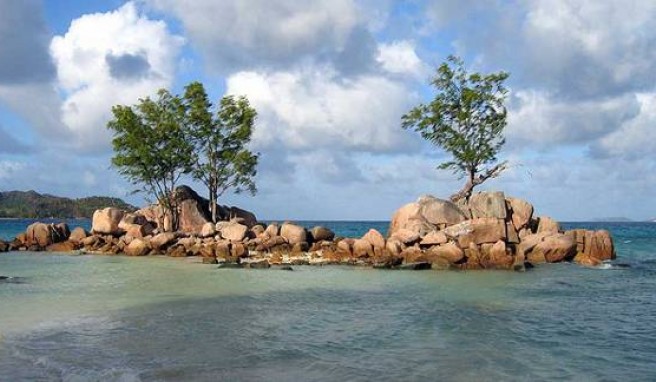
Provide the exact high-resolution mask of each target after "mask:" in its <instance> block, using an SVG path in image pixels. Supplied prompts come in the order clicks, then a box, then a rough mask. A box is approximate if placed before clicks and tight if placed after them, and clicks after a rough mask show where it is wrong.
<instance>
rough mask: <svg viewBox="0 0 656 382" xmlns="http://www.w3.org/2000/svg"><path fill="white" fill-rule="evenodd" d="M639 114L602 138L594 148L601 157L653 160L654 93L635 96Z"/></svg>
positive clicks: (655, 131) (655, 133) (655, 129)
mask: <svg viewBox="0 0 656 382" xmlns="http://www.w3.org/2000/svg"><path fill="white" fill-rule="evenodd" d="M637 99H638V102H639V104H640V112H639V114H638V115H637V116H636V117H635V118H633V119H631V120H629V121H627V122H625V123H624V124H622V126H621V127H620V128H619V129H617V130H615V131H613V132H612V133H611V134H608V135H607V136H605V137H603V138H602V139H601V141H600V142H599V144H598V145H597V146H596V147H595V152H596V153H598V154H601V155H609V156H622V157H626V158H631V159H636V158H643V157H647V158H650V157H651V158H653V155H654V153H655V152H656V93H643V94H638V95H637Z"/></svg>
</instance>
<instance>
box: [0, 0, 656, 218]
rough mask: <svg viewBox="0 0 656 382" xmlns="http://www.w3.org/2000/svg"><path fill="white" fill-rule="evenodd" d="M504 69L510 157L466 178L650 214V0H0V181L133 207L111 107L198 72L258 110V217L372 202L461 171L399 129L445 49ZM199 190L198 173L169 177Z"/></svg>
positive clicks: (249, 205)
mask: <svg viewBox="0 0 656 382" xmlns="http://www.w3.org/2000/svg"><path fill="white" fill-rule="evenodd" d="M450 54H455V55H458V56H460V57H462V58H463V59H464V61H465V63H466V65H467V68H468V69H469V70H472V71H479V72H484V73H489V72H496V71H500V70H504V71H508V72H510V75H511V77H510V79H509V80H508V82H507V85H508V87H509V89H510V94H509V96H508V100H507V103H506V105H507V107H508V113H509V114H508V126H507V127H506V131H505V133H506V138H507V143H506V145H505V146H504V148H503V150H502V152H501V154H500V159H502V160H507V161H508V162H509V165H510V168H509V169H508V170H507V171H506V172H504V173H503V174H502V176H501V177H499V178H498V179H494V180H492V181H489V182H486V183H485V184H483V185H482V186H481V187H480V189H481V190H499V191H504V192H505V193H506V195H510V196H516V197H520V198H524V199H526V200H529V201H530V202H532V203H533V204H534V206H535V208H536V210H537V212H538V213H539V214H541V215H550V216H553V217H555V218H557V219H560V220H569V221H575V220H588V219H595V218H603V217H628V218H632V219H636V220H642V219H647V218H652V217H654V216H656V201H655V200H654V196H656V195H655V194H656V192H655V191H656V2H654V1H645V0H635V1H634V0H622V1H615V0H578V1H568V0H533V1H528V0H526V1H524V0H515V1H501V0H491V1H485V2H481V1H476V0H443V1H428V0H427V1H423V0H408V1H392V0H314V1H305V0H245V1H228V0H193V1H192V0H134V1H121V0H106V1H100V0H70V1H65V0H44V1H38V0H21V1H16V0H0V191H9V190H36V191H38V192H42V193H50V194H54V195H60V196H68V197H83V196H91V195H107V196H117V197H121V198H124V199H126V200H128V201H130V202H132V203H134V204H137V205H143V204H144V203H145V196H144V195H139V194H138V195H132V194H131V193H130V191H132V190H133V189H134V186H132V185H130V184H129V183H128V182H126V181H125V180H124V179H122V178H121V177H120V176H119V175H118V173H117V172H116V171H115V170H114V169H112V168H111V166H110V158H111V156H112V150H111V138H112V137H111V133H110V132H109V131H108V130H107V128H106V123H107V121H108V120H109V119H110V117H111V107H112V106H113V105H117V104H123V105H131V104H134V103H136V102H137V101H138V99H140V98H144V97H147V96H151V95H154V94H155V93H156V91H157V90H158V89H160V88H167V89H170V90H171V91H173V92H174V93H179V92H181V91H182V89H183V87H184V86H185V85H186V84H188V83H189V82H192V81H201V82H203V84H204V85H205V87H206V89H207V90H208V92H209V94H210V96H211V98H212V99H213V100H215V101H216V100H219V99H220V98H221V97H222V96H224V95H226V94H238V95H246V96H247V97H248V98H249V100H250V102H251V104H252V105H253V106H254V107H255V108H256V110H257V111H258V120H257V123H256V127H255V130H254V134H253V139H252V142H251V148H252V150H254V151H257V152H259V153H260V164H259V166H258V175H257V178H256V182H257V185H258V188H259V192H258V193H257V195H256V196H254V197H252V196H250V195H234V194H230V195H228V194H226V195H225V196H224V197H223V198H222V200H221V201H220V202H221V203H222V204H230V205H238V206H240V207H242V208H246V209H249V210H251V211H253V212H255V213H256V215H257V216H258V217H259V218H260V219H308V220H321V219H325V220H387V219H389V218H390V216H391V215H392V213H393V212H394V211H395V210H396V209H397V208H398V207H400V206H401V205H403V204H405V203H408V202H411V201H414V200H416V199H417V198H418V197H419V196H420V195H423V194H432V195H435V196H438V197H442V198H446V197H448V196H449V195H450V194H452V193H453V192H455V191H457V190H458V189H459V188H460V187H461V186H462V183H463V181H462V180H460V179H458V177H457V176H455V175H454V174H452V173H451V172H449V171H441V170H437V169H436V168H437V166H438V165H439V164H440V163H441V162H442V161H445V160H447V159H448V155H447V154H446V153H445V152H444V151H442V150H441V149H439V148H438V147H435V146H432V145H430V144H429V143H427V142H424V141H423V140H422V139H421V138H420V137H419V136H417V135H416V133H413V132H411V131H406V130H403V129H402V128H401V116H402V115H403V114H404V113H406V112H407V111H408V110H410V109H411V108H412V107H413V106H415V105H418V104H420V103H422V102H429V101H430V100H431V98H432V96H433V95H434V92H433V89H431V87H430V86H428V82H429V80H430V78H431V76H432V75H433V74H434V72H435V69H436V67H437V66H438V65H439V64H440V63H442V62H443V61H444V60H445V58H446V57H447V56H449V55H450ZM184 183H187V184H191V185H192V186H194V187H195V188H196V189H197V190H198V191H199V192H201V193H204V192H205V190H204V189H203V187H202V186H200V185H198V184H194V183H193V182H192V181H190V180H189V179H185V182H184Z"/></svg>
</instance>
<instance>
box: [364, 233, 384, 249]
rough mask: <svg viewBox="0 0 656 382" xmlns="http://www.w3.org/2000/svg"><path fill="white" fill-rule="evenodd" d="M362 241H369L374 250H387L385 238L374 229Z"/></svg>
mask: <svg viewBox="0 0 656 382" xmlns="http://www.w3.org/2000/svg"><path fill="white" fill-rule="evenodd" d="M362 240H366V241H368V242H369V244H371V246H372V247H374V248H379V249H383V248H385V237H384V236H383V235H382V234H381V233H380V232H378V231H376V230H375V229H373V228H372V229H370V230H369V231H367V233H365V234H364V235H363V236H362Z"/></svg>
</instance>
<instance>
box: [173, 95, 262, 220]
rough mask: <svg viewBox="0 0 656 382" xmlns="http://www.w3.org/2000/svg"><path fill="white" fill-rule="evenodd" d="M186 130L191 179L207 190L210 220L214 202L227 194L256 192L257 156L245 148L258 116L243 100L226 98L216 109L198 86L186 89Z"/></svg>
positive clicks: (215, 204) (215, 203)
mask: <svg viewBox="0 0 656 382" xmlns="http://www.w3.org/2000/svg"><path fill="white" fill-rule="evenodd" d="M183 99H184V104H185V108H186V111H187V113H186V129H187V131H188V134H189V137H190V139H191V142H192V143H193V145H194V147H195V155H194V162H195V163H194V165H193V169H192V172H191V174H192V176H193V177H194V178H195V179H197V180H199V181H201V182H202V183H204V184H205V185H206V186H207V189H208V192H209V200H210V210H211V214H212V220H213V221H214V222H216V221H217V219H218V216H217V201H218V198H219V197H221V195H223V194H224V193H225V192H226V191H227V190H229V189H233V190H234V191H235V192H236V193H240V192H242V191H248V192H250V193H251V194H255V192H257V188H256V186H255V182H254V181H253V178H254V177H255V175H256V174H257V171H256V167H257V162H258V154H253V153H252V152H251V151H250V150H249V149H248V148H247V147H246V146H247V145H248V143H249V142H250V140H251V135H252V133H253V125H254V123H255V119H256V117H257V112H256V111H255V109H254V108H252V107H251V106H250V104H249V102H248V99H246V97H243V96H242V97H234V96H225V97H223V98H222V99H221V101H220V105H219V107H218V109H216V110H215V107H214V105H213V104H212V103H211V102H210V101H209V99H208V96H207V93H206V92H205V88H204V87H203V85H202V84H201V83H199V82H193V83H191V84H189V85H187V86H186V87H185V94H184V97H183Z"/></svg>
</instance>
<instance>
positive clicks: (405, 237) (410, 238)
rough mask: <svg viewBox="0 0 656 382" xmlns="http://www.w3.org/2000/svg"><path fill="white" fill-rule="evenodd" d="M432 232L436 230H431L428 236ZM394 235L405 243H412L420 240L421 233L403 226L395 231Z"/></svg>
mask: <svg viewBox="0 0 656 382" xmlns="http://www.w3.org/2000/svg"><path fill="white" fill-rule="evenodd" d="M432 232H435V231H431V232H429V233H428V234H427V236H428V235H430V234H431V233H432ZM392 237H393V238H396V239H399V240H400V241H401V242H402V243H403V244H412V243H414V242H416V241H418V240H419V233H417V232H415V231H412V230H409V229H406V228H401V229H399V230H397V231H396V232H394V234H393V235H392Z"/></svg>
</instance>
